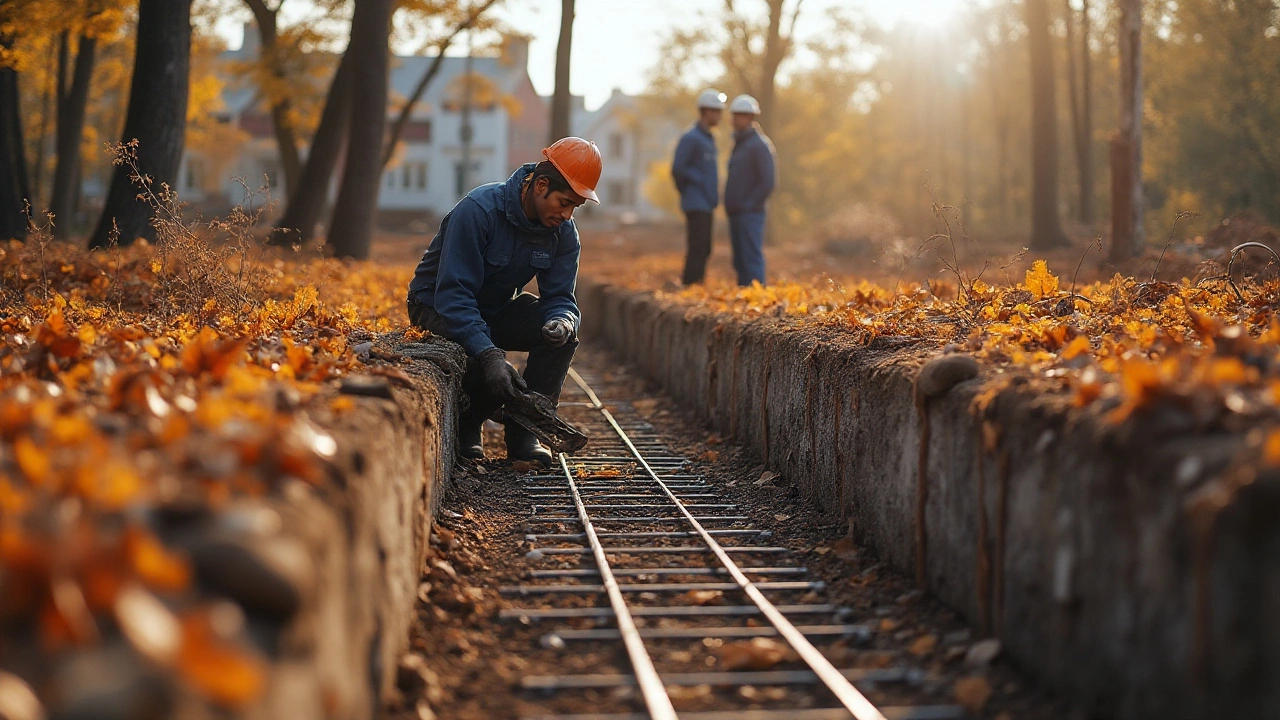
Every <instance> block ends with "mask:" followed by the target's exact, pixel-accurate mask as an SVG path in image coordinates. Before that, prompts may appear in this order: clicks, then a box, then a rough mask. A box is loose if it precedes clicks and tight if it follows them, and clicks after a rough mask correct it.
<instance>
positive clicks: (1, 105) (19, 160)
mask: <svg viewBox="0 0 1280 720" xmlns="http://www.w3.org/2000/svg"><path fill="white" fill-rule="evenodd" d="M0 46H3V47H7V46H8V43H7V42H4V41H0ZM18 97H19V94H18V72H17V71H16V70H14V69H13V68H9V67H0V240H8V239H10V238H16V239H18V240H22V239H25V238H26V237H27V215H26V212H25V203H26V200H27V198H29V197H30V196H31V194H30V191H29V188H28V183H27V177H26V176H27V167H26V166H27V162H26V156H25V154H24V153H23V144H22V139H23V138H22V119H21V117H20V116H19V114H18Z"/></svg>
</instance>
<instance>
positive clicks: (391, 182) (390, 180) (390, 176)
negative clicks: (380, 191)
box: [387, 170, 396, 188]
mask: <svg viewBox="0 0 1280 720" xmlns="http://www.w3.org/2000/svg"><path fill="white" fill-rule="evenodd" d="M395 186H396V171H395V170H388V171H387V187H388V188H394V187H395Z"/></svg>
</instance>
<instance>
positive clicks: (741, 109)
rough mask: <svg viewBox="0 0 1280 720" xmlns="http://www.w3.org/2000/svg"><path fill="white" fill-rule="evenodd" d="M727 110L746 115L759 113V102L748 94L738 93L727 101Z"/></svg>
mask: <svg viewBox="0 0 1280 720" xmlns="http://www.w3.org/2000/svg"><path fill="white" fill-rule="evenodd" d="M729 111H730V112H735V113H746V114H748V115H759V114H760V103H758V102H756V99H755V98H753V97H751V96H750V95H739V96H738V97H736V98H734V99H733V102H732V103H729Z"/></svg>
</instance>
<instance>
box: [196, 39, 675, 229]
mask: <svg viewBox="0 0 1280 720" xmlns="http://www.w3.org/2000/svg"><path fill="white" fill-rule="evenodd" d="M244 37H245V41H244V43H243V44H242V46H241V47H240V48H239V49H237V50H231V51H228V52H225V53H223V55H222V58H221V59H222V61H223V63H224V66H223V67H224V70H223V72H224V73H225V74H226V82H225V83H224V88H225V89H224V91H223V97H222V106H223V109H222V111H221V112H220V113H219V114H218V116H217V119H218V121H219V122H221V123H223V124H225V125H228V126H229V127H231V128H235V129H236V130H237V132H233V133H227V135H228V136H229V137H234V138H235V141H234V143H232V142H230V141H229V142H228V143H227V144H226V146H224V147H219V152H218V153H217V154H216V155H214V156H212V157H210V156H204V155H202V154H200V153H198V152H196V151H192V152H188V153H187V154H185V155H184V157H183V160H182V166H181V169H180V171H179V176H178V188H177V189H178V193H179V196H180V197H181V198H182V199H183V200H186V201H190V202H195V203H199V204H204V205H207V206H210V207H211V208H213V209H217V208H218V206H222V207H224V208H225V207H229V206H231V205H234V204H238V203H241V202H243V201H244V199H245V194H246V187H247V188H248V189H249V190H250V191H254V190H257V189H258V188H260V187H262V186H263V185H264V184H265V185H266V186H268V187H269V189H270V194H271V197H272V198H273V199H274V200H277V201H279V202H281V203H283V201H284V200H285V199H286V198H287V197H288V188H287V187H285V186H284V185H285V183H284V176H283V173H281V171H280V160H279V153H278V151H277V145H276V139H275V135H274V133H273V128H272V124H271V114H270V108H269V107H268V106H267V104H266V102H265V101H264V99H263V98H262V96H261V94H260V93H259V92H258V90H257V88H256V87H255V86H254V85H253V83H252V82H251V81H250V80H249V79H247V78H245V77H242V76H239V75H237V74H236V73H237V68H235V66H234V65H235V64H236V63H243V62H245V61H247V60H252V59H253V58H255V57H256V56H257V53H258V51H259V46H258V42H257V38H258V33H257V30H256V29H255V28H254V27H253V26H252V25H246V26H245V35H244ZM528 57H529V44H528V39H527V38H524V37H521V36H511V37H508V38H506V40H505V41H504V44H503V48H502V52H501V54H500V55H498V56H491V55H489V56H476V57H472V58H470V59H468V58H465V57H451V56H448V57H445V58H444V60H443V61H442V64H441V66H440V70H439V72H438V73H437V74H436V76H435V78H434V79H433V80H432V82H431V84H430V85H429V86H428V87H427V90H426V92H425V93H423V96H422V97H421V98H420V99H419V101H418V103H417V105H416V106H415V109H414V112H413V115H412V116H411V120H410V122H409V124H408V125H407V127H406V128H405V130H404V134H403V136H402V140H401V143H400V145H399V146H398V148H397V151H396V153H395V155H394V156H393V157H392V160H391V162H390V163H389V165H388V167H387V169H386V171H385V173H384V174H383V178H382V187H381V188H380V192H379V194H378V209H379V212H380V215H381V216H382V217H383V218H384V220H385V219H387V218H399V219H402V220H410V219H427V218H431V217H439V216H441V215H443V214H444V213H446V212H448V210H449V209H450V208H451V207H453V205H454V203H456V202H457V200H458V198H459V197H461V196H462V195H463V194H464V193H465V192H466V191H467V190H469V189H471V188H472V187H475V186H477V185H480V184H483V183H487V182H493V181H500V180H505V179H506V178H507V177H508V176H509V175H510V174H511V171H512V170H513V169H514V168H515V167H516V166H517V165H519V164H520V163H523V162H530V161H534V160H539V159H541V157H542V155H541V151H542V148H543V147H544V146H545V145H546V141H547V136H548V134H549V132H550V101H549V99H548V98H544V97H541V96H539V95H538V94H537V92H536V90H534V87H533V83H532V82H531V81H530V79H529V73H528V68H527V66H528ZM330 59H331V60H332V58H330ZM433 61H434V57H422V56H409V57H396V58H394V59H393V61H392V69H391V76H390V93H389V94H390V97H389V98H388V107H387V114H388V124H390V123H392V122H394V121H395V118H396V117H397V116H398V115H399V112H400V109H401V107H402V106H403V104H404V102H405V99H406V98H407V97H408V96H409V94H410V93H412V92H413V89H414V88H415V86H416V85H417V83H418V82H419V80H420V79H421V77H422V76H423V74H424V73H426V71H427V69H428V68H429V67H430V65H431V63H432V62H433ZM334 64H336V63H332V62H331V63H330V65H334ZM468 66H469V67H470V77H472V78H473V81H472V82H471V83H470V85H471V87H470V94H469V100H468V93H467V90H468V88H467V85H468V83H467V82H466V78H467V77H468V70H467V68H468ZM326 82H327V81H326ZM573 101H574V107H573V110H572V114H571V129H572V131H573V133H574V134H576V135H579V136H582V137H585V138H588V139H591V140H594V141H595V142H596V144H597V145H599V146H600V150H601V154H602V155H603V159H604V170H603V173H602V175H601V182H600V186H599V188H597V191H598V194H599V195H600V200H601V204H600V206H599V207H594V206H593V207H590V208H586V209H585V211H584V214H585V215H587V216H588V217H601V218H607V219H610V220H615V221H619V222H624V223H630V222H637V221H650V220H656V219H659V218H661V217H662V211H660V210H659V209H657V208H655V207H654V206H653V205H652V204H651V203H649V201H648V200H647V199H646V198H645V197H644V193H643V185H644V181H645V177H646V175H647V174H648V169H649V166H650V165H651V164H652V163H653V162H655V161H656V160H662V159H665V160H666V161H668V162H669V158H665V155H666V154H668V153H669V152H670V150H671V148H672V147H674V143H675V139H676V138H677V137H678V136H679V128H677V127H676V126H675V125H674V124H673V123H671V122H670V121H667V120H663V119H656V120H655V119H651V118H643V117H642V108H641V99H640V98H637V97H635V96H629V95H625V94H623V93H622V92H620V91H616V90H615V91H614V93H613V95H612V96H611V97H610V98H609V100H608V101H607V102H606V103H605V104H604V105H603V106H601V107H600V108H599V109H597V110H594V111H591V112H588V111H586V110H585V108H584V106H583V103H582V98H581V97H574V98H573ZM468 102H469V108H470V113H469V114H470V122H471V126H472V128H473V131H472V133H471V138H472V139H471V142H470V147H469V148H468V147H466V146H465V144H464V142H463V118H464V114H466V113H464V109H465V108H466V106H467V105H468ZM233 145H234V146H233ZM301 151H302V152H303V155H304V157H305V152H306V148H305V147H303V148H301ZM468 155H469V157H470V167H469V169H468V168H464V157H466V156H468ZM336 176H337V174H336V173H335V179H334V180H335V186H334V187H333V188H332V189H331V192H336V183H337V177H336ZM261 201H262V200H259V202H261Z"/></svg>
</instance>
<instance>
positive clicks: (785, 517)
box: [773, 513, 791, 522]
mask: <svg viewBox="0 0 1280 720" xmlns="http://www.w3.org/2000/svg"><path fill="white" fill-rule="evenodd" d="M773 519H774V520H777V521H778V522H786V521H788V520H790V519H791V516H790V515H784V514H782V513H777V514H775V515H774V516H773Z"/></svg>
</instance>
